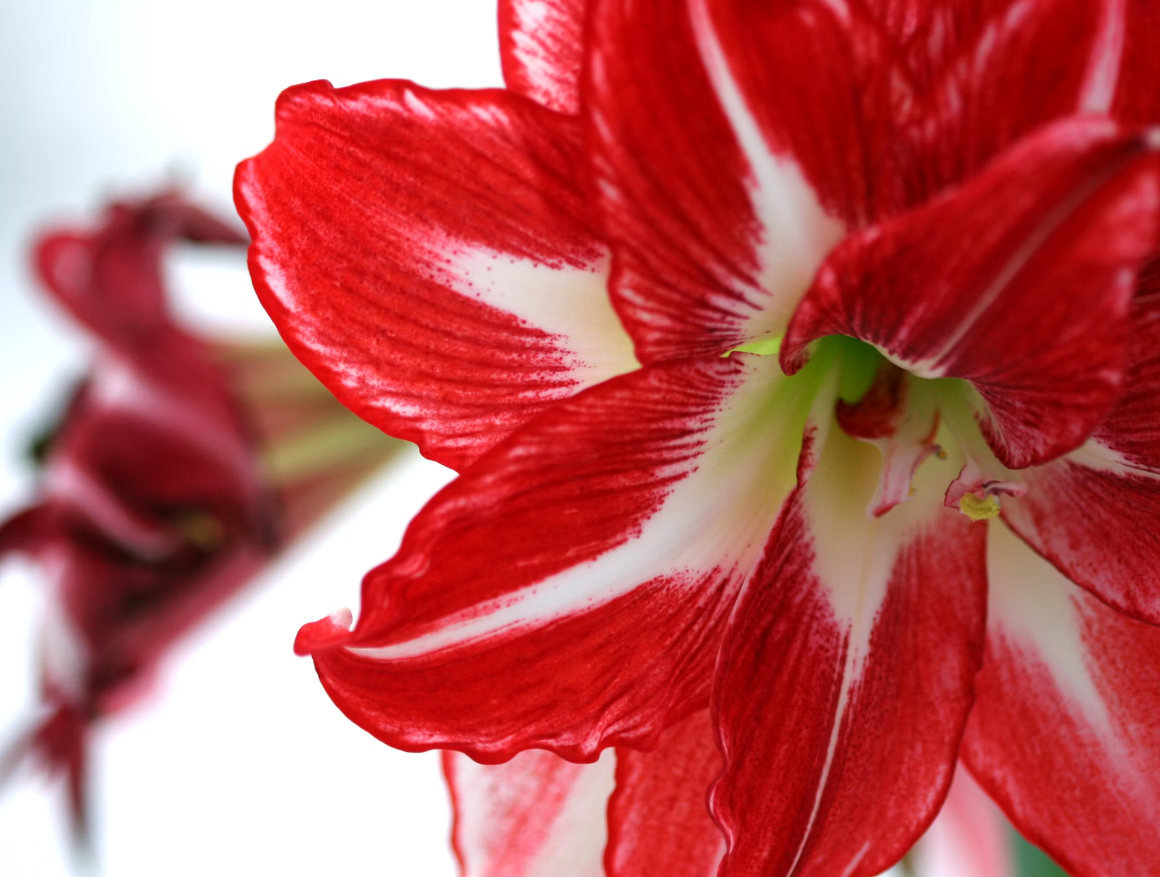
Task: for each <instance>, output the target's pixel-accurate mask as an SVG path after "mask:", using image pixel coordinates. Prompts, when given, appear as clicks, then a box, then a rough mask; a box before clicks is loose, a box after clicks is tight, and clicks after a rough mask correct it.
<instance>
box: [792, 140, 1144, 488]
mask: <svg viewBox="0 0 1160 877" xmlns="http://www.w3.org/2000/svg"><path fill="white" fill-rule="evenodd" d="M1158 146H1160V141H1158V140H1157V139H1156V138H1154V137H1150V136H1131V135H1122V134H1120V133H1119V132H1118V130H1117V129H1116V127H1115V126H1114V125H1113V124H1112V123H1110V122H1108V121H1106V120H1104V119H1099V118H1094V117H1077V118H1075V119H1071V120H1068V121H1065V122H1061V123H1058V124H1056V125H1053V126H1051V127H1049V128H1047V129H1044V130H1043V131H1041V132H1039V133H1038V134H1036V135H1034V136H1032V137H1030V138H1028V139H1027V140H1025V141H1023V142H1021V143H1020V144H1019V145H1018V146H1016V147H1014V148H1013V149H1011V150H1010V151H1008V152H1007V153H1004V155H1003V156H1002V157H1001V158H1000V159H998V160H997V161H996V162H995V163H993V164H992V165H991V166H990V167H989V168H988V169H987V170H986V171H985V172H984V173H982V174H981V175H980V176H978V177H977V178H975V179H973V180H972V181H971V182H969V183H968V184H967V185H965V186H964V187H963V188H962V189H961V190H959V191H958V192H956V193H954V194H952V195H949V196H947V197H945V198H942V199H940V200H938V201H935V202H934V203H932V204H931V205H929V206H927V207H924V208H921V209H919V210H916V211H914V212H913V213H909V214H906V215H904V216H902V217H900V218H899V219H897V220H895V221H892V222H888V223H886V224H885V225H883V226H880V227H874V228H871V229H868V230H867V231H865V232H863V233H861V234H858V235H855V236H852V237H851V238H848V239H847V240H846V241H844V242H843V243H842V244H841V245H840V246H839V247H838V249H837V250H836V251H835V253H834V254H833V255H832V256H831V257H830V258H829V259H828V260H827V262H826V265H825V266H824V267H823V268H822V270H821V271H820V272H819V274H818V277H817V280H816V281H815V283H814V285H813V287H812V288H811V289H810V292H809V293H808V295H807V296H806V298H805V299H804V300H803V301H802V304H801V306H800V307H799V309H798V311H797V313H796V314H795V315H794V319H793V322H792V324H791V325H790V328H789V332H788V335H787V337H786V342H785V343H784V344H783V345H782V348H781V356H782V362H783V364H784V365H785V366H786V367H787V369H790V370H792V369H794V368H796V367H797V366H798V365H799V364H800V363H801V362H802V361H804V359H805V358H806V356H807V355H808V354H807V352H806V345H807V344H808V343H809V342H811V341H812V340H814V339H815V338H819V337H821V336H823V335H829V334H834V333H841V334H846V335H853V336H855V337H858V338H861V339H863V340H865V341H868V342H870V343H872V344H874V345H876V346H877V347H878V348H879V349H880V350H882V351H883V352H884V353H886V355H888V356H890V357H891V358H892V359H893V360H894V361H895V362H897V363H899V364H901V365H903V366H904V367H905V368H908V369H909V370H910V371H912V372H915V373H917V374H919V375H921V376H923V377H942V376H950V377H958V378H966V379H967V380H969V381H971V382H972V383H973V384H974V386H975V388H976V389H977V390H978V391H979V394H980V396H981V397H982V400H985V403H986V404H985V405H983V404H982V402H980V403H979V410H978V411H977V413H976V416H977V417H978V419H979V421H980V425H981V427H982V429H983V432H984V435H985V436H986V438H987V440H988V442H989V443H990V445H991V447H992V448H993V449H994V451H995V453H996V455H997V456H998V457H999V459H1000V460H1001V461H1002V462H1003V463H1005V464H1006V465H1007V466H1010V467H1012V468H1023V467H1026V466H1029V465H1035V464H1038V463H1042V462H1044V461H1046V460H1049V459H1052V458H1054V457H1057V456H1059V455H1061V454H1064V453H1066V452H1068V451H1070V450H1073V449H1075V448H1076V447H1078V446H1079V445H1080V444H1082V443H1083V442H1084V440H1085V439H1086V438H1087V437H1088V435H1090V434H1091V431H1092V429H1093V428H1094V427H1095V426H1096V425H1097V424H1098V423H1099V422H1100V420H1101V419H1102V418H1103V417H1104V416H1105V415H1106V414H1107V413H1108V411H1109V409H1110V408H1111V407H1112V404H1113V403H1114V402H1115V400H1116V397H1117V396H1118V394H1119V392H1120V389H1121V386H1122V382H1123V374H1124V363H1125V354H1126V346H1127V332H1128V309H1129V304H1130V302H1131V298H1132V290H1133V288H1134V286H1135V281H1136V273H1137V271H1138V269H1139V267H1140V264H1141V263H1142V262H1143V261H1144V259H1145V257H1146V256H1147V255H1148V254H1149V253H1150V252H1151V251H1152V250H1153V249H1154V248H1155V246H1156V240H1157V224H1158V219H1160V216H1158V213H1160V181H1158V175H1157V174H1158V170H1160V168H1158V164H1157V160H1156V155H1155V152H1156V149H1157V147H1158Z"/></svg>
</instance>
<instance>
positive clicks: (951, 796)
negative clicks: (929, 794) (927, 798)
mask: <svg viewBox="0 0 1160 877" xmlns="http://www.w3.org/2000/svg"><path fill="white" fill-rule="evenodd" d="M1010 832H1011V829H1010V826H1009V825H1008V823H1007V820H1006V819H1005V818H1004V817H1003V812H1002V811H1001V810H1000V809H999V807H998V805H997V804H995V802H994V801H992V800H991V799H990V797H989V796H988V795H987V793H986V792H984V791H983V790H982V788H980V787H979V784H978V783H977V782H975V779H974V778H973V777H972V776H971V774H970V772H968V771H967V770H966V768H964V767H963V765H962V764H960V765H959V767H958V770H956V771H955V779H954V782H952V783H951V790H950V792H948V793H947V799H946V801H944V802H943V807H942V810H940V811H939V814H938V818H937V819H935V821H934V823H933V824H932V825H931V827H930V830H929V831H927V833H926V834H924V835H923V836H922V840H920V841H919V842H918V844H917V846H915V848H914V852H913V853H912V857H913V862H914V865H915V866H916V869H917V872H918V873H919V874H922V875H929V877H936V875H937V877H1018V867H1017V863H1016V860H1015V848H1014V845H1013V844H1012V842H1011V840H1012V838H1011V833H1010Z"/></svg>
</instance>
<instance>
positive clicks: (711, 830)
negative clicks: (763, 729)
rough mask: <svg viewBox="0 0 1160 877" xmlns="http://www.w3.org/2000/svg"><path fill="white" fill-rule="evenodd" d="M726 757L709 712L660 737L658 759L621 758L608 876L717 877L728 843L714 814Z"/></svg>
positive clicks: (611, 810)
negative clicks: (712, 798) (712, 791)
mask: <svg viewBox="0 0 1160 877" xmlns="http://www.w3.org/2000/svg"><path fill="white" fill-rule="evenodd" d="M720 773H721V754H720V752H718V751H717V743H716V733H715V732H714V730H713V725H712V722H711V721H710V719H709V711H708V710H701V711H700V712H697V713H694V714H693V715H692V716H690V717H689V718H687V719H685V720H684V721H682V722H681V723H680V724H678V725H674V726H673V727H672V728H670V729H669V730H668V731H666V732H665V734H664V736H663V737H661V743H660V746H658V747H657V749H656V750H654V751H653V752H637V751H635V750H632V749H618V750H617V751H616V791H615V792H614V793H613V795H612V798H611V800H609V802H608V852H607V853H606V854H605V857H604V869H605V873H606V874H607V875H608V877H654V875H657V874H664V875H665V877H715V875H716V874H717V866H718V864H719V863H720V861H721V855H722V853H724V852H725V838H724V837H722V835H721V830H720V829H719V828H718V827H717V825H716V823H714V822H713V819H712V817H710V815H709V807H708V794H709V786H710V784H711V783H712V782H713V780H715V779H717V776H718V775H719V774H720Z"/></svg>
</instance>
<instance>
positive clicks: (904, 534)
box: [711, 429, 986, 877]
mask: <svg viewBox="0 0 1160 877" xmlns="http://www.w3.org/2000/svg"><path fill="white" fill-rule="evenodd" d="M879 468H880V455H879V454H878V453H877V451H875V450H874V449H873V448H870V447H868V446H866V445H865V444H862V443H859V442H856V441H854V440H852V439H850V438H848V437H847V436H845V435H844V434H843V433H842V432H841V431H840V430H837V429H832V430H830V438H829V440H828V442H827V444H826V446H825V448H824V450H823V451H822V453H821V457H820V460H819V462H818V464H817V468H816V469H815V470H814V471H813V473H812V474H811V475H810V478H809V480H808V482H807V483H806V485H805V487H804V489H799V490H798V491H797V492H795V494H794V496H793V498H792V499H791V500H790V501H789V503H787V505H786V508H785V510H784V511H783V513H782V517H781V519H780V521H779V523H778V528H777V531H776V532H775V534H774V536H773V538H772V540H771V541H770V544H769V549H768V551H767V553H766V555H765V558H764V560H763V561H762V564H761V566H760V567H759V569H758V570H757V572H756V573H755V575H754V576H753V578H752V579H751V580H750V581H749V583H748V584H747V585H746V587H745V590H744V592H743V594H742V595H741V597H740V598H739V599H738V603H737V607H736V609H735V610H734V614H733V619H732V621H731V623H730V627H729V629H728V631H727V632H726V638H725V642H724V644H723V646H722V652H721V658H720V662H719V664H718V672H717V679H716V681H715V685H714V692H713V703H714V711H715V717H716V721H717V725H718V728H719V730H720V734H721V739H722V744H723V747H724V754H725V762H726V766H725V771H724V774H723V775H722V777H721V779H720V781H719V782H718V783H717V785H716V786H715V787H714V790H713V795H712V799H711V804H712V808H713V812H714V813H715V814H716V817H717V819H718V821H719V822H720V823H721V825H722V828H723V829H724V831H725V834H726V837H727V838H728V840H729V852H728V853H727V855H726V859H725V868H724V870H723V872H722V873H723V874H727V875H730V877H741V875H745V877H748V875H761V877H784V875H795V877H801V875H819V877H820V875H826V877H829V875H835V874H841V875H848V877H853V875H859V877H860V875H872V874H878V873H879V872H881V871H883V870H885V869H886V868H887V867H889V866H890V865H892V864H894V863H895V862H896V861H897V860H898V859H899V858H900V857H901V856H902V855H903V854H904V853H905V852H906V851H907V850H908V849H910V847H911V846H912V845H913V844H914V842H915V841H916V840H917V839H918V838H919V836H920V835H921V834H922V833H923V832H924V831H925V830H926V828H927V826H928V825H929V824H930V822H931V820H933V819H934V817H935V814H936V813H937V812H938V809H939V806H940V805H941V804H942V801H943V797H944V796H945V794H946V791H947V787H948V786H949V785H950V782H951V776H952V774H953V771H954V766H955V759H956V754H957V751H958V746H959V740H960V737H961V735H962V731H963V727H964V725H965V724H966V720H967V714H968V711H969V710H970V707H971V703H972V701H973V699H974V685H973V680H974V676H975V673H976V671H977V670H978V667H979V664H980V662H981V660H982V652H983V635H984V618H985V608H986V607H985V602H986V575H985V570H984V538H985V530H984V528H983V527H982V526H979V525H974V524H971V523H970V522H969V521H967V519H966V518H965V517H963V516H962V515H959V514H957V513H956V512H952V511H950V510H949V509H945V508H943V506H942V489H943V486H944V485H945V484H946V480H947V477H948V476H949V475H950V473H952V472H953V471H957V469H956V461H954V460H948V461H943V460H938V459H930V460H928V461H927V462H926V463H925V464H924V465H923V466H922V468H920V469H919V472H918V474H917V476H916V479H915V488H916V495H915V496H914V497H913V498H912V499H911V500H910V501H909V502H907V503H904V504H902V505H900V506H898V507H896V508H894V509H893V510H892V511H890V512H889V514H887V515H885V516H883V517H881V518H877V519H874V518H868V517H867V516H866V515H865V512H864V509H865V508H866V504H867V503H868V502H869V500H870V498H871V496H872V495H873V493H874V489H875V484H876V482H877V480H878V474H879ZM771 782H774V783H775V786H772V787H771Z"/></svg>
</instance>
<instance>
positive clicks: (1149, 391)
mask: <svg viewBox="0 0 1160 877" xmlns="http://www.w3.org/2000/svg"><path fill="white" fill-rule="evenodd" d="M1128 324H1129V330H1128V333H1129V334H1128V365H1127V369H1126V370H1125V373H1124V390H1123V392H1122V393H1121V394H1120V397H1119V399H1118V400H1116V404H1115V407H1113V408H1112V410H1111V411H1110V412H1108V416H1107V417H1105V418H1104V419H1103V420H1102V421H1101V422H1100V424H1099V426H1097V427H1096V428H1095V431H1094V432H1093V433H1092V437H1093V438H1094V439H1095V440H1096V441H1098V442H1099V443H1100V444H1101V445H1102V446H1103V447H1105V448H1107V449H1109V450H1111V451H1112V452H1113V453H1115V454H1117V455H1119V456H1120V457H1121V458H1122V459H1123V461H1124V462H1125V463H1128V464H1129V465H1131V466H1136V467H1139V468H1142V469H1150V470H1152V471H1156V472H1160V254H1157V253H1154V254H1153V255H1152V258H1151V259H1150V260H1149V261H1148V263H1147V264H1146V265H1145V266H1144V268H1143V269H1142V270H1141V271H1140V276H1139V279H1138V281H1137V284H1136V294H1135V295H1134V296H1133V298H1132V306H1131V308H1130V310H1129V311H1128Z"/></svg>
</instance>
